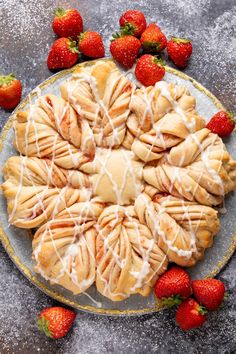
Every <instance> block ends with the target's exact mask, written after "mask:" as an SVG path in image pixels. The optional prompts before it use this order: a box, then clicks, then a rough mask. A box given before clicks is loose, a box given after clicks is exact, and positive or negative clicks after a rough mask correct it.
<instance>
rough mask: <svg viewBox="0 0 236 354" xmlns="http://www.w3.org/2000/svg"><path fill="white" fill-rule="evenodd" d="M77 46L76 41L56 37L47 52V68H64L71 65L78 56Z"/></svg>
mask: <svg viewBox="0 0 236 354" xmlns="http://www.w3.org/2000/svg"><path fill="white" fill-rule="evenodd" d="M78 52H79V51H78V48H77V46H76V42H74V41H72V40H71V39H69V38H59V39H57V40H56V41H55V42H54V43H53V45H52V47H51V49H50V51H49V54H48V59H47V64H48V69H50V70H54V69H64V68H70V67H71V66H73V65H74V64H75V63H76V62H77V60H78V58H79V54H78Z"/></svg>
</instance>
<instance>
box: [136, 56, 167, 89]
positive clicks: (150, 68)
mask: <svg viewBox="0 0 236 354" xmlns="http://www.w3.org/2000/svg"><path fill="white" fill-rule="evenodd" d="M135 75H136V78H137V79H138V80H139V81H140V82H141V84H143V85H144V86H151V85H155V83H156V82H157V81H160V80H162V79H163V76H164V75H165V68H164V62H163V60H162V59H158V58H156V57H154V56H153V55H150V54H144V55H142V56H141V57H140V58H139V59H138V61H137V64H136V68H135Z"/></svg>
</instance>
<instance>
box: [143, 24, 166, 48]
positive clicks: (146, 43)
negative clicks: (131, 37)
mask: <svg viewBox="0 0 236 354" xmlns="http://www.w3.org/2000/svg"><path fill="white" fill-rule="evenodd" d="M140 41H141V43H142V47H143V49H144V50H145V51H146V52H149V53H157V52H160V51H161V50H162V49H164V48H165V47H166V44H167V39H166V36H165V35H164V33H163V32H162V31H161V29H160V27H158V26H157V25H156V24H155V23H151V24H150V25H149V26H147V28H146V29H145V31H144V32H143V33H142V36H141V38H140Z"/></svg>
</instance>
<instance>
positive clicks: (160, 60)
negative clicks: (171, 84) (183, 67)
mask: <svg viewBox="0 0 236 354" xmlns="http://www.w3.org/2000/svg"><path fill="white" fill-rule="evenodd" d="M153 62H154V63H155V64H157V65H161V66H164V65H165V64H166V63H165V60H163V59H162V58H158V57H157V56H155V55H154V57H153Z"/></svg>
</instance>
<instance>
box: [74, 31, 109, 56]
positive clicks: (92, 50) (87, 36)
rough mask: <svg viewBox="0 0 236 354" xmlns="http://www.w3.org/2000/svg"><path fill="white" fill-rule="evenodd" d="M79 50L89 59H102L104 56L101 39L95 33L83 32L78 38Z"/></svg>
mask: <svg viewBox="0 0 236 354" xmlns="http://www.w3.org/2000/svg"><path fill="white" fill-rule="evenodd" d="M78 46H79V50H80V52H81V53H83V54H84V55H86V56H87V57H90V58H102V57H104V55H105V50H104V45H103V42H102V37H101V36H100V34H99V33H97V32H91V31H87V32H83V33H81V34H80V36H79V43H78Z"/></svg>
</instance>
